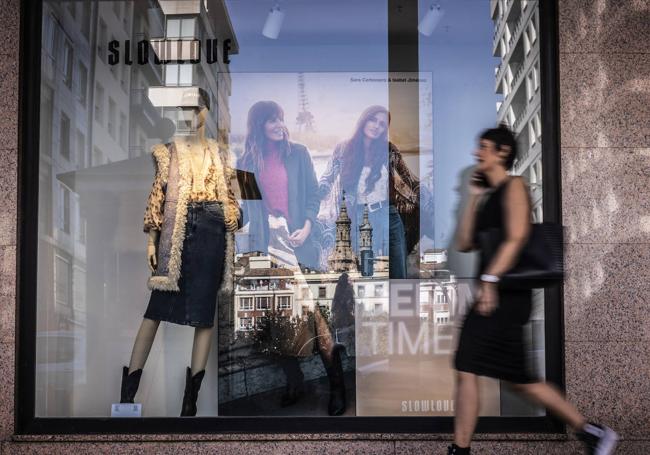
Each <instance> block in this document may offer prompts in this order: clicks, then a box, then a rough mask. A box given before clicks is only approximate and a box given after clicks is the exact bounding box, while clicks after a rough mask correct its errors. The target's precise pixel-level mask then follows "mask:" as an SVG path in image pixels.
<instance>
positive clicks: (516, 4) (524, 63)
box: [490, 0, 545, 415]
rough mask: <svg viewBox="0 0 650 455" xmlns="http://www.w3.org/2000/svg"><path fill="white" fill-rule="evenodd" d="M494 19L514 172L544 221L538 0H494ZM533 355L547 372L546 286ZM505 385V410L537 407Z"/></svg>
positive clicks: (536, 294) (532, 335) (536, 301)
mask: <svg viewBox="0 0 650 455" xmlns="http://www.w3.org/2000/svg"><path fill="white" fill-rule="evenodd" d="M490 14H491V16H492V20H493V21H494V41H493V55H494V56H495V57H499V58H500V59H501V63H500V64H499V65H498V66H497V67H496V68H495V79H496V93H498V94H502V95H503V101H501V102H499V103H497V122H498V123H501V122H503V123H506V124H507V125H508V126H510V128H511V129H512V131H513V132H514V134H515V137H516V139H517V146H518V148H519V152H518V155H517V158H516V160H515V163H514V166H513V174H515V175H521V176H523V177H524V178H525V179H526V180H527V181H528V184H529V187H530V196H531V202H532V210H533V222H535V223H540V222H542V221H543V207H542V192H543V188H542V123H541V94H540V93H541V92H540V43H539V39H538V36H539V30H540V28H539V7H538V1H537V0H491V2H490ZM526 330H527V334H526V338H527V339H528V343H529V346H530V352H529V355H530V359H531V362H532V363H533V364H534V365H535V368H536V369H537V371H540V372H541V371H545V357H544V346H545V341H544V291H543V289H535V290H533V309H532V314H531V318H530V324H528V326H526ZM509 393H510V392H508V390H507V389H505V388H504V387H502V395H503V397H502V399H501V401H502V402H501V406H502V411H503V412H504V413H510V414H512V415H517V414H519V413H522V414H526V413H530V412H534V409H533V408H532V407H531V408H527V407H526V405H523V404H517V401H516V400H511V399H509Z"/></svg>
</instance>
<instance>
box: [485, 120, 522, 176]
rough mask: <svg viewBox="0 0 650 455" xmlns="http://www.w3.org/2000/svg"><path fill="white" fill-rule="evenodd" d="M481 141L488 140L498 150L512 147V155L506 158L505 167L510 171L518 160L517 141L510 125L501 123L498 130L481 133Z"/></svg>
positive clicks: (493, 129) (492, 129)
mask: <svg viewBox="0 0 650 455" xmlns="http://www.w3.org/2000/svg"><path fill="white" fill-rule="evenodd" d="M479 139H486V140H488V141H492V142H494V145H495V146H496V149H497V150H501V148H502V147H503V146H504V145H505V146H506V147H510V154H509V155H508V156H507V157H506V158H505V162H504V166H505V167H506V170H510V169H511V168H512V165H513V164H514V163H515V159H516V158H517V140H516V139H515V135H514V134H513V133H512V131H511V130H510V128H508V125H506V124H505V123H501V124H500V125H499V126H498V127H497V128H489V129H487V130H485V131H483V132H482V133H481V135H480V136H479Z"/></svg>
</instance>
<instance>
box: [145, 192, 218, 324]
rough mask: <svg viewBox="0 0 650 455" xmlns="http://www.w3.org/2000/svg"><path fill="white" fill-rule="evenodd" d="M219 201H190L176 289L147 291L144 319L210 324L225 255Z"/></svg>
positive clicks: (212, 322)
mask: <svg viewBox="0 0 650 455" xmlns="http://www.w3.org/2000/svg"><path fill="white" fill-rule="evenodd" d="M225 235H226V227H225V224H224V212H223V206H222V203H221V202H218V201H211V202H190V203H188V206H187V220H186V225H185V239H184V241H183V251H182V253H181V277H180V278H179V281H178V287H179V288H180V291H159V290H153V291H151V298H150V299H149V306H148V307H147V311H146V312H145V314H144V317H145V318H147V319H153V320H154V321H167V322H173V323H175V324H182V325H189V326H192V327H212V326H213V325H214V315H215V310H216V306H217V291H218V290H219V287H220V285H221V280H222V278H223V270H224V257H225V245H226V241H225Z"/></svg>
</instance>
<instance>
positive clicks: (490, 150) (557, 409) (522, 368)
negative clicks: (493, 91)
mask: <svg viewBox="0 0 650 455" xmlns="http://www.w3.org/2000/svg"><path fill="white" fill-rule="evenodd" d="M475 155H476V160H477V166H476V173H475V174H474V177H473V179H472V181H471V182H470V191H469V193H470V199H469V202H468V204H467V206H466V208H465V212H464V213H463V216H462V218H461V222H460V225H459V229H458V232H457V237H456V242H457V247H458V249H459V250H460V251H464V252H465V251H471V250H475V249H477V247H476V240H475V239H476V238H477V236H478V234H479V233H481V232H483V231H486V230H489V229H493V228H497V229H500V230H501V231H502V232H504V240H503V241H502V242H501V243H500V245H499V246H498V248H496V254H495V255H494V257H493V258H492V259H491V260H489V261H488V259H487V258H486V257H485V255H484V254H483V252H481V259H480V274H481V275H480V282H479V283H480V284H479V289H478V294H477V298H476V302H475V304H474V306H473V307H472V309H471V310H470V311H469V313H468V315H467V316H466V318H465V321H464V324H463V328H462V330H461V334H460V340H459V344H458V348H457V351H456V358H455V367H456V370H457V373H456V418H455V424H454V444H453V445H452V446H451V447H449V452H448V453H449V454H457V455H459V454H469V453H470V448H469V446H470V442H471V439H472V435H473V433H474V427H475V426H476V421H477V418H478V411H479V396H478V376H488V377H491V378H496V379H500V380H502V381H507V382H508V383H509V384H510V385H511V386H512V387H513V389H514V390H516V391H517V392H519V393H521V394H522V395H524V396H525V397H526V398H528V399H529V400H531V401H533V402H536V403H537V404H539V405H542V406H544V407H546V408H547V409H549V410H550V411H551V412H552V413H554V414H555V415H557V416H558V417H559V418H560V419H562V420H563V421H565V422H566V423H567V424H568V425H570V426H571V427H572V428H573V429H574V430H575V431H576V433H577V436H578V438H579V439H580V440H582V441H583V442H584V443H585V445H586V447H587V453H590V454H599V455H600V454H610V453H612V452H613V450H614V447H615V446H616V441H617V439H618V437H617V435H616V433H615V432H614V431H613V430H612V429H610V428H608V427H605V426H602V425H597V424H594V423H588V422H587V421H586V420H585V418H584V417H583V416H582V415H581V414H580V413H579V412H578V410H577V409H576V408H575V407H574V406H573V405H572V404H570V403H569V402H568V401H566V399H565V398H564V396H563V395H562V393H561V392H560V390H559V389H557V388H556V387H555V386H553V385H551V384H548V383H546V382H543V381H542V380H540V379H539V378H537V377H535V376H534V374H531V373H530V372H529V371H528V370H527V366H526V352H525V349H526V348H525V345H524V339H523V326H524V325H525V324H526V323H527V322H528V319H529V317H530V312H531V306H532V292H531V291H530V290H505V289H501V288H500V287H499V284H498V283H499V277H500V276H501V275H503V274H504V273H506V272H507V271H508V270H510V269H511V268H512V267H513V266H514V265H515V261H516V259H517V257H518V255H519V252H520V251H521V249H522V248H523V247H524V245H525V243H526V240H527V238H528V235H529V233H530V229H531V222H530V219H531V203H530V199H529V196H528V189H527V187H526V183H525V182H524V180H523V179H522V178H521V177H515V176H509V175H508V171H509V170H510V168H511V167H512V165H513V162H514V160H515V157H516V156H517V143H516V140H515V138H514V135H513V134H512V132H511V131H510V130H509V129H508V128H507V127H506V126H504V125H501V126H500V127H498V128H494V129H488V130H486V131H484V132H483V133H482V134H481V136H480V139H479V146H478V149H477V150H476V153H475Z"/></svg>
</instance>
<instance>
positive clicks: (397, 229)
mask: <svg viewBox="0 0 650 455" xmlns="http://www.w3.org/2000/svg"><path fill="white" fill-rule="evenodd" d="M388 221H389V224H388V237H389V242H388V245H389V246H388V254H389V258H388V271H389V275H390V278H391V279H402V278H406V232H404V223H402V218H401V217H400V215H399V212H398V211H397V209H396V208H395V206H394V205H391V206H390V208H389V210H388Z"/></svg>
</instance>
